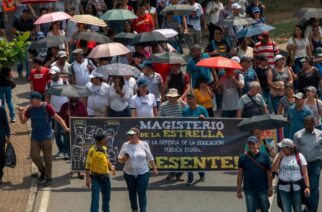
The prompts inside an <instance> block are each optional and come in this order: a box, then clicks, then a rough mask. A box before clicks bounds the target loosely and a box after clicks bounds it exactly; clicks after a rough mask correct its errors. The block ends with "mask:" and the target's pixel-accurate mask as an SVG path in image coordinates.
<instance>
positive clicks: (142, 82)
mask: <svg viewBox="0 0 322 212" xmlns="http://www.w3.org/2000/svg"><path fill="white" fill-rule="evenodd" d="M147 85H148V81H147V80H146V79H144V78H142V79H139V81H138V87H143V86H147Z"/></svg>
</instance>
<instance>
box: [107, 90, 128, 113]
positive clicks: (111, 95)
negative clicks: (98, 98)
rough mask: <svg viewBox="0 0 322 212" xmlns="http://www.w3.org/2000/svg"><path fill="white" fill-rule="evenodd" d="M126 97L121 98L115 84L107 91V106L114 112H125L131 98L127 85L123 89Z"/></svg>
mask: <svg viewBox="0 0 322 212" xmlns="http://www.w3.org/2000/svg"><path fill="white" fill-rule="evenodd" d="M122 92H123V93H124V96H123V97H121V96H120V95H119V94H118V93H116V90H115V88H114V84H112V85H111V87H110V88H109V89H108V90H107V106H109V107H110V108H111V109H112V110H114V111H118V112H119V111H123V110H124V109H125V108H126V107H127V106H128V105H129V100H130V98H131V92H130V89H129V87H127V85H124V86H123V88H122Z"/></svg>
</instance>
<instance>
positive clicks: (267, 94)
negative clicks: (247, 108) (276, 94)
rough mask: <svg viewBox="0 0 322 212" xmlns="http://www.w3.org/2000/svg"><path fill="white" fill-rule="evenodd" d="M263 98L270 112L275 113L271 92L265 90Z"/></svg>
mask: <svg viewBox="0 0 322 212" xmlns="http://www.w3.org/2000/svg"><path fill="white" fill-rule="evenodd" d="M263 98H264V99H265V102H266V104H267V107H268V112H269V113H273V112H274V109H273V105H272V96H271V94H270V92H269V91H263ZM277 107H278V105H277Z"/></svg>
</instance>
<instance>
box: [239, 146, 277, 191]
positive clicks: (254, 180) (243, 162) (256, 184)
mask: <svg viewBox="0 0 322 212" xmlns="http://www.w3.org/2000/svg"><path fill="white" fill-rule="evenodd" d="M248 155H249V156H250V157H253V158H254V159H255V160H256V161H257V163H259V164H260V165H262V166H263V167H264V168H265V169H266V170H263V169H261V168H260V167H258V166H257V165H256V164H255V163H254V162H253V161H252V160H251V159H250V158H249V157H248V156H246V154H245V153H243V154H241V155H240V156H239V161H238V168H242V169H243V177H244V181H243V187H244V191H254V192H259V191H265V190H268V179H267V170H270V169H271V161H270V159H269V156H268V154H267V153H265V152H258V153H257V154H256V155H255V156H252V155H251V154H250V153H248Z"/></svg>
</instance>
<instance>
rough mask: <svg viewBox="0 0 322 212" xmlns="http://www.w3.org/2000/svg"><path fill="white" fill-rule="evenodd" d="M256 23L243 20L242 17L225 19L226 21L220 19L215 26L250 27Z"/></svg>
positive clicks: (247, 19)
mask: <svg viewBox="0 0 322 212" xmlns="http://www.w3.org/2000/svg"><path fill="white" fill-rule="evenodd" d="M255 23H256V21H255V20H254V19H252V18H247V17H246V18H243V17H238V16H236V17H233V18H226V19H222V20H220V21H218V22H217V24H216V25H218V26H234V25H236V26H238V25H239V26H242V25H251V24H255Z"/></svg>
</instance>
